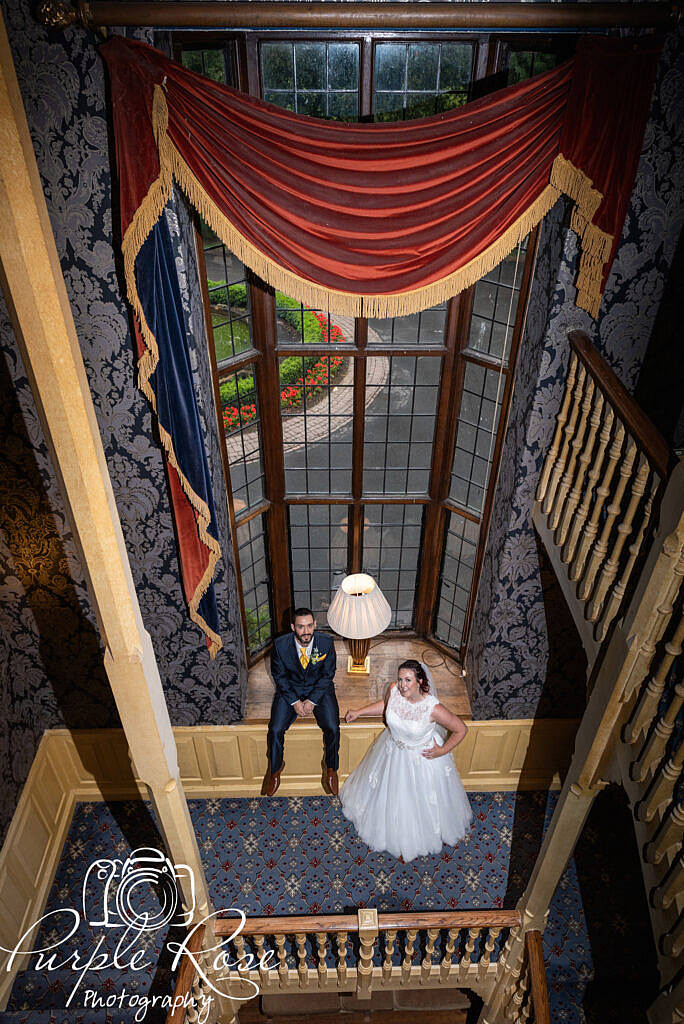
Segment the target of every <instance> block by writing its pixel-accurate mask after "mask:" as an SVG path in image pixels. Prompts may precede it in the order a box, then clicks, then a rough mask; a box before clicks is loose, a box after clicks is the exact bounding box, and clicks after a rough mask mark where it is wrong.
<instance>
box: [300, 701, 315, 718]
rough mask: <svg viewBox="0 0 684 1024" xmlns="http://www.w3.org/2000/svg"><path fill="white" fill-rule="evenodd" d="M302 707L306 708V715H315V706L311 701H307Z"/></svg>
mask: <svg viewBox="0 0 684 1024" xmlns="http://www.w3.org/2000/svg"><path fill="white" fill-rule="evenodd" d="M302 707H303V708H304V714H305V715H311V714H313V709H314V704H313V703H312V702H311V701H310V700H308V699H307V700H305V701H304V703H303V704H302Z"/></svg>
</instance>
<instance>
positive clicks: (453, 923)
mask: <svg viewBox="0 0 684 1024" xmlns="http://www.w3.org/2000/svg"><path fill="white" fill-rule="evenodd" d="M519 924H520V914H519V913H518V911H517V910H456V911H451V912H449V911H444V912H442V911H434V912H425V913H415V914H378V929H379V930H380V931H385V930H388V931H390V930H392V929H399V930H401V929H404V928H416V929H420V928H516V927H518V925H519ZM214 930H215V933H216V936H217V937H221V936H226V935H232V934H233V932H234V931H235V918H221V917H219V918H217V919H216V923H215V929H214ZM358 930H359V919H358V916H357V915H356V914H330V915H326V916H321V917H318V916H302V917H248V918H247V920H246V922H245V925H244V927H243V928H242V931H241V933H242V935H273V934H275V933H281V934H288V935H289V934H292V933H294V932H300V933H302V932H303V933H304V934H313V933H314V932H337V931H339V932H357V931H358Z"/></svg>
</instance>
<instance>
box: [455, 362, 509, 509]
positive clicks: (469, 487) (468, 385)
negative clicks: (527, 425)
mask: <svg viewBox="0 0 684 1024" xmlns="http://www.w3.org/2000/svg"><path fill="white" fill-rule="evenodd" d="M503 384H504V381H503V378H502V376H501V374H500V373H499V372H498V371H497V370H494V369H490V368H489V367H484V366H479V365H477V364H476V363H467V365H466V370H465V376H464V381H463V394H462V396H461V408H460V411H459V416H458V426H457V428H456V448H455V450H454V461H453V464H452V468H451V489H450V497H451V498H452V499H453V500H454V501H455V502H456V503H457V504H458V505H462V506H463V508H467V509H469V510H470V511H472V512H476V513H478V514H480V513H481V512H482V510H483V508H484V500H485V495H486V492H487V484H488V482H489V470H490V467H491V464H492V458H493V454H494V443H495V440H496V430H497V427H498V425H499V414H500V411H501V402H502V398H503Z"/></svg>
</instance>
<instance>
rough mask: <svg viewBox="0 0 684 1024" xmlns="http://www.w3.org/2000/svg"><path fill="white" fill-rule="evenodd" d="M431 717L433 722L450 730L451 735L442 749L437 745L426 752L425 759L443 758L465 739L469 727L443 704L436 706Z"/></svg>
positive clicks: (424, 753) (424, 752)
mask: <svg viewBox="0 0 684 1024" xmlns="http://www.w3.org/2000/svg"><path fill="white" fill-rule="evenodd" d="M430 717H431V719H432V721H433V722H437V724H438V725H443V726H444V728H445V729H448V730H449V732H450V734H451V735H450V736H449V737H448V738H447V739H446V740H445V741H444V743H443V744H442V746H441V747H440V746H438V745H437V744H436V743H435V744H433V746H432V747H431V748H430V749H429V750H424V751H423V757H427V758H429V759H432V758H435V757H443V756H444V754H448V753H449V752H450V751H452V750H453V749H454V747H457V746H458V744H459V743H460V742H461V741H462V740H463V739H465V735H466V733H467V732H468V726H467V725H466V724H465V722H464V721H463V719H462V718H459V717H458V715H455V714H454V713H453V711H449V709H448V708H445V707H444V705H443V704H435V706H434V708H433V709H432V714H431V716H430Z"/></svg>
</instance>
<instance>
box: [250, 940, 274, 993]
mask: <svg viewBox="0 0 684 1024" xmlns="http://www.w3.org/2000/svg"><path fill="white" fill-rule="evenodd" d="M253 939H254V945H255V947H256V953H257V959H258V961H259V979H260V981H261V984H262V986H263V985H268V982H269V981H270V977H271V972H270V971H269V969H268V967H265V966H264V961H266V963H268V961H269V960H270V959H271V958H270V957H267V951H266V944H265V937H264V936H263V935H255V936H253Z"/></svg>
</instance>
